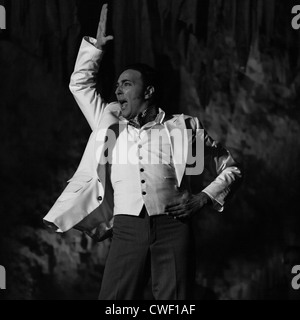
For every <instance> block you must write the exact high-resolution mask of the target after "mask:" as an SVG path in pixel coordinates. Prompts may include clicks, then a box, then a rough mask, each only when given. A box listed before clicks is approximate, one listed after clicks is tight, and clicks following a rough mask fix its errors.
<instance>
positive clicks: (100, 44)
mask: <svg viewBox="0 0 300 320" xmlns="http://www.w3.org/2000/svg"><path fill="white" fill-rule="evenodd" d="M106 24H107V4H104V5H103V6H102V10H101V15H100V21H99V25H98V30H97V37H96V38H97V42H96V44H95V46H96V47H97V48H98V49H99V50H104V49H105V46H106V44H107V42H108V41H111V40H113V36H111V35H109V36H106ZM145 100H146V95H145ZM142 104H143V101H141V107H142ZM209 204H212V200H211V198H210V197H209V196H208V195H207V194H206V193H204V192H200V193H198V194H194V195H192V194H191V195H189V196H187V197H183V198H181V199H178V200H175V201H174V202H173V203H171V204H169V205H167V206H166V213H167V215H169V216H171V217H173V218H174V219H179V220H185V219H188V218H190V217H192V216H193V215H194V214H196V213H197V212H199V211H200V210H201V209H202V208H203V207H205V206H206V205H209Z"/></svg>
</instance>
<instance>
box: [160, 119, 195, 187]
mask: <svg viewBox="0 0 300 320" xmlns="http://www.w3.org/2000/svg"><path fill="white" fill-rule="evenodd" d="M164 125H165V127H166V129H167V133H168V137H169V140H170V144H171V151H172V157H173V162H174V167H175V172H176V177H177V181H178V186H180V184H181V181H182V178H183V175H184V170H185V166H186V161H187V154H188V143H189V138H188V135H187V131H186V125H185V120H184V115H183V114H181V115H180V116H178V117H174V118H173V119H171V120H168V121H166V122H165V123H164Z"/></svg>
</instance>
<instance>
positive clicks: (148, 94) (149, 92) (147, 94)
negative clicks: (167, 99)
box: [145, 86, 155, 100]
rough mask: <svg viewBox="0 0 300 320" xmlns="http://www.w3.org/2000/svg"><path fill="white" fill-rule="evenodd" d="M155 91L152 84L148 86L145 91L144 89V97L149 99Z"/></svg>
mask: <svg viewBox="0 0 300 320" xmlns="http://www.w3.org/2000/svg"><path fill="white" fill-rule="evenodd" d="M154 92H155V89H154V87H153V86H148V87H147V89H146V91H145V99H146V100H149V99H151V98H152V96H153V94H154Z"/></svg>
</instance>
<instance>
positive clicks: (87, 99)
mask: <svg viewBox="0 0 300 320" xmlns="http://www.w3.org/2000/svg"><path fill="white" fill-rule="evenodd" d="M95 41H96V40H95V39H93V38H91V37H84V38H83V39H82V42H81V46H80V49H79V52H78V56H77V60H76V64H75V69H74V72H73V74H72V75H71V81H70V85H69V87H70V90H71V92H72V94H73V95H74V98H75V100H76V102H77V103H78V105H79V107H80V109H81V111H82V112H83V114H84V116H85V118H86V120H87V121H88V123H89V125H90V127H91V128H92V130H94V129H95V128H97V127H98V126H99V123H100V120H101V117H102V115H103V110H104V108H105V106H106V103H105V102H104V101H103V99H102V98H101V96H100V94H99V93H98V92H97V90H96V76H97V73H98V70H99V65H100V62H101V58H102V55H103V52H102V51H101V50H99V49H97V48H96V47H95V46H94V43H95Z"/></svg>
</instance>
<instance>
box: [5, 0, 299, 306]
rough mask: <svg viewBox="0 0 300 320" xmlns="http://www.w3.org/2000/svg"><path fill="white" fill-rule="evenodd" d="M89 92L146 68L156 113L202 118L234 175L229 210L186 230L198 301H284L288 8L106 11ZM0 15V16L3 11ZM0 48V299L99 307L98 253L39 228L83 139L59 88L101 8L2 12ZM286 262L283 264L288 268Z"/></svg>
mask: <svg viewBox="0 0 300 320" xmlns="http://www.w3.org/2000/svg"><path fill="white" fill-rule="evenodd" d="M108 2H109V8H110V9H111V11H110V17H109V18H110V24H109V31H111V32H113V34H114V37H115V40H114V42H113V44H111V45H110V46H109V48H108V50H107V52H106V57H105V59H106V60H105V62H104V63H103V67H102V74H101V76H100V79H99V81H100V84H101V85H100V89H102V91H103V94H104V95H105V96H106V97H107V98H111V97H112V92H113V90H112V89H111V88H113V82H114V81H115V78H116V76H117V75H118V73H119V72H120V71H121V70H122V68H123V67H124V66H125V65H127V64H130V63H132V62H137V61H142V62H145V63H148V64H150V65H153V66H155V67H157V69H158V70H159V72H160V75H161V77H160V78H161V80H162V83H164V95H163V101H162V106H163V108H164V109H166V110H167V111H169V112H174V113H178V112H184V113H186V114H191V115H195V116H199V118H200V119H202V122H203V123H204V125H205V127H206V129H207V130H208V132H209V133H210V135H211V136H212V137H213V138H214V139H216V140H218V141H220V142H222V143H224V144H225V145H226V146H227V147H228V148H229V149H230V151H231V152H232V154H233V155H234V157H235V158H236V159H237V160H238V161H239V162H240V163H241V164H242V166H243V168H244V173H245V174H244V181H243V184H242V186H241V187H240V189H239V190H238V192H237V194H236V195H235V196H234V198H233V199H232V200H231V201H230V203H229V205H228V207H227V210H226V211H225V212H224V213H222V214H218V213H215V212H213V211H212V210H210V209H207V210H205V211H204V212H203V214H202V215H201V216H199V217H197V218H196V219H195V229H196V230H197V232H196V234H197V238H196V240H197V249H198V250H197V266H198V268H197V284H198V286H197V297H198V298H202V299H203V298H204V299H269V298H284V299H289V298H294V296H295V292H293V291H291V290H289V286H288V283H289V281H290V279H289V276H290V270H289V267H290V265H289V264H288V263H287V261H286V259H285V260H284V261H285V262H286V264H283V258H284V257H286V256H287V255H289V256H292V257H294V258H293V259H294V260H293V261H292V262H294V264H296V263H297V264H300V261H299V251H297V250H299V246H300V232H299V225H300V224H299V222H300V221H299V220H300V219H299V216H298V214H297V209H296V203H297V199H298V197H299V190H300V188H299V184H300V183H299V181H300V169H299V165H298V164H299V160H300V157H299V152H300V146H299V131H300V114H299V86H300V73H299V70H300V58H299V40H300V31H296V30H293V29H292V28H291V23H290V22H291V8H292V6H293V4H294V2H293V1H284V2H283V1H280V0H264V1H259V0H243V1H240V0H226V1H225V0H198V1H197V0H148V1H147V0H111V1H108ZM0 4H1V3H0ZM2 4H4V5H5V6H6V8H7V13H8V17H7V20H8V27H7V30H6V31H4V32H2V33H1V34H0V75H1V77H0V97H1V98H0V99H1V100H0V104H1V120H0V121H1V126H0V130H1V137H2V138H1V142H2V143H1V162H0V164H1V168H2V170H1V177H2V180H3V181H4V182H5V183H4V184H3V186H2V190H1V191H2V192H1V194H2V198H1V204H0V206H1V207H0V208H1V221H0V232H1V237H0V238H1V240H2V241H1V244H0V246H1V247H0V248H1V259H0V264H2V265H5V266H6V268H7V277H8V278H7V283H8V289H7V290H6V298H7V299H28V300H29V299H93V298H96V297H97V293H98V290H99V287H100V282H101V274H102V270H103V266H104V262H105V256H106V254H107V250H108V248H109V241H106V242H104V243H101V244H96V243H93V242H92V241H91V240H90V239H88V238H85V237H83V236H82V235H81V234H80V233H77V232H75V231H74V232H73V231H71V232H69V233H67V234H65V235H56V234H53V233H51V232H50V231H49V230H47V229H45V227H44V226H43V224H42V222H41V218H42V217H43V216H44V215H45V213H46V212H47V210H48V209H49V208H50V207H51V205H52V204H53V202H54V201H55V199H56V198H57V196H58V195H59V193H60V192H61V191H62V189H63V188H64V186H65V183H66V180H67V179H68V178H69V177H70V176H71V175H72V173H73V172H74V170H75V169H76V166H77V164H78V163H79V160H80V157H81V154H82V151H83V149H84V146H85V143H86V141H87V138H88V135H89V128H88V125H87V124H86V122H85V120H84V118H83V116H82V114H81V113H80V111H79V110H78V108H77V106H76V103H75V102H74V100H73V98H72V96H71V94H70V92H69V91H68V80H69V76H70V74H71V72H72V69H73V66H74V62H75V59H76V54H77V51H78V47H79V44H80V41H81V37H82V36H83V35H90V36H95V33H96V29H97V21H98V18H99V14H100V8H101V4H102V2H101V1H89V2H84V1H75V0H64V1H53V0H44V1H38V0H30V1H28V0H11V1H2ZM292 262H291V263H292Z"/></svg>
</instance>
